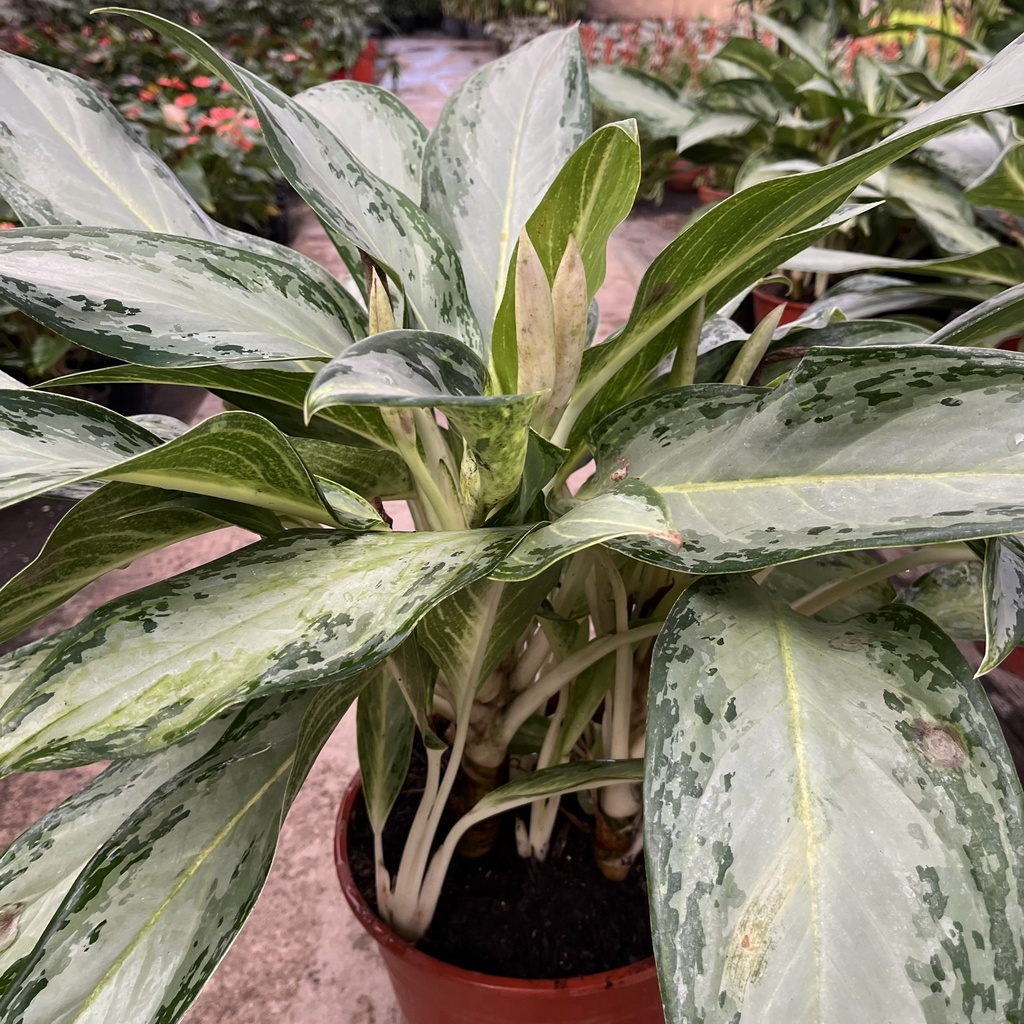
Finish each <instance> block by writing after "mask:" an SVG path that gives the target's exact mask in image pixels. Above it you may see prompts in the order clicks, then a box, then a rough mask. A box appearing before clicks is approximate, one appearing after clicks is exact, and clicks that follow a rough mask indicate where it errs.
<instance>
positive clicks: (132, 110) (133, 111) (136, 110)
mask: <svg viewBox="0 0 1024 1024" xmlns="http://www.w3.org/2000/svg"><path fill="white" fill-rule="evenodd" d="M141 113H142V107H125V110H124V116H125V117H127V118H128V119H129V120H130V121H131V120H134V119H135V118H137V117H138V116H139V115H140V114H141Z"/></svg>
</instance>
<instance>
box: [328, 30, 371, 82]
mask: <svg viewBox="0 0 1024 1024" xmlns="http://www.w3.org/2000/svg"><path fill="white" fill-rule="evenodd" d="M349 80H354V81H356V82H366V83H367V84H368V85H373V84H374V83H375V82H376V81H377V40H376V39H370V40H369V41H368V42H367V44H366V45H365V46H364V47H363V49H362V50H361V51H360V54H359V56H358V57H356V62H355V64H353V65H352V67H350V68H343V69H342V70H341V71H336V72H335V73H334V74H333V75H331V81H334V82H338V81H349Z"/></svg>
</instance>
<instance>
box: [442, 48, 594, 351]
mask: <svg viewBox="0 0 1024 1024" xmlns="http://www.w3.org/2000/svg"><path fill="white" fill-rule="evenodd" d="M590 129H591V119H590V99H589V94H588V91H587V65H586V61H585V60H584V58H583V51H582V49H581V47H580V42H579V33H578V32H577V31H576V30H575V29H567V30H564V31H557V32H548V33H545V34H543V35H541V36H540V37H539V38H537V39H535V40H534V41H533V42H532V43H530V44H528V45H527V46H524V47H522V48H520V49H518V50H515V51H513V52H511V53H509V54H507V55H506V56H504V57H501V58H499V59H498V60H495V61H491V62H490V63H487V64H485V65H484V66H483V67H481V68H479V69H477V70H476V71H474V72H473V74H472V75H470V77H469V78H468V79H467V80H466V81H465V82H463V83H462V85H460V86H459V88H458V89H456V91H455V92H454V93H453V94H452V95H451V96H450V97H449V99H448V102H447V103H446V104H445V106H444V109H443V110H442V111H441V116H440V118H439V120H438V123H437V127H436V128H435V129H434V130H433V132H432V133H431V135H430V138H429V139H428V140H427V145H426V150H425V152H424V155H423V208H424V209H425V210H426V212H427V213H428V214H429V215H430V217H431V218H432V219H433V220H434V222H435V223H436V224H437V225H438V226H439V227H440V228H441V230H442V231H443V232H445V233H446V234H447V236H448V237H449V238H451V239H452V241H453V242H454V243H455V247H456V249H457V251H458V254H459V258H460V260H461V262H462V267H463V270H464V272H465V275H466V289H467V291H468V294H469V299H470V302H471V303H472V306H473V309H474V311H475V313H476V316H477V320H478V321H479V323H480V325H481V327H482V328H483V329H484V332H485V334H486V335H488V337H489V335H490V326H491V324H492V323H493V322H494V316H495V313H496V312H497V309H498V304H499V302H500V301H501V296H502V292H503V291H504V290H505V282H506V278H507V274H508V268H509V265H510V264H511V262H512V253H513V250H514V248H515V244H516V239H517V238H518V237H519V232H520V231H522V229H523V227H524V226H525V225H526V221H527V218H528V217H529V216H530V214H531V213H533V211H534V209H535V208H536V206H537V204H538V203H539V202H540V200H541V199H542V198H543V196H544V193H545V192H546V191H547V190H548V188H549V186H550V185H551V183H552V182H553V181H554V180H555V176H556V175H557V174H558V172H559V170H561V168H562V165H563V164H564V163H565V162H566V161H567V160H568V159H569V157H570V156H571V155H572V154H573V152H575V150H576V149H577V148H578V147H579V146H580V144H581V143H582V142H583V141H584V139H586V137H587V136H588V135H589V134H590ZM485 183H486V184H485ZM559 255H561V254H559Z"/></svg>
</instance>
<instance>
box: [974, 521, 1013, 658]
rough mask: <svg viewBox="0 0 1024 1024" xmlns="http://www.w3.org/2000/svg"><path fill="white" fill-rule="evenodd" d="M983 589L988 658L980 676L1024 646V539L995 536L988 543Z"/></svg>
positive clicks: (986, 653)
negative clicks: (1015, 649)
mask: <svg viewBox="0 0 1024 1024" xmlns="http://www.w3.org/2000/svg"><path fill="white" fill-rule="evenodd" d="M982 587H983V596H984V601H985V657H984V658H983V659H982V662H981V665H980V666H979V668H978V675H983V674H984V673H985V672H990V671H991V670H992V669H994V668H995V667H996V666H997V665H998V664H999V663H1000V662H1001V661H1003V659H1004V658H1007V657H1009V656H1010V653H1011V652H1012V651H1013V649H1014V648H1015V647H1018V646H1019V645H1021V644H1022V643H1024V539H1022V538H1021V537H1020V536H1016V537H995V538H993V539H991V540H990V541H989V542H988V544H987V545H986V551H985V567H984V571H983V574H982Z"/></svg>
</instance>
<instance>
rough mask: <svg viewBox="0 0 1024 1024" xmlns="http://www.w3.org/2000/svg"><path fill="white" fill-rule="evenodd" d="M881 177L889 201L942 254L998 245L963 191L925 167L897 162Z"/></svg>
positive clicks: (882, 186) (979, 249) (965, 252)
mask: <svg viewBox="0 0 1024 1024" xmlns="http://www.w3.org/2000/svg"><path fill="white" fill-rule="evenodd" d="M880 178H881V184H880V190H881V191H882V192H883V194H884V195H885V196H886V198H888V199H895V200H897V201H898V202H900V203H902V204H903V205H904V206H905V207H906V208H907V210H908V211H909V212H910V214H911V216H913V218H914V219H915V220H916V221H917V222H918V224H920V225H921V227H922V228H923V229H924V231H925V232H926V233H927V234H928V235H930V236H931V238H932V241H933V242H934V243H935V245H936V246H937V247H938V248H939V250H940V251H942V252H948V253H952V254H967V253H977V252H981V251H982V250H984V249H990V248H992V246H994V245H995V244H996V239H995V238H994V237H993V236H992V235H990V234H989V233H988V232H987V231H983V230H982V229H981V228H979V227H977V226H976V224H975V218H974V209H973V208H972V207H971V204H970V203H969V202H967V201H966V199H965V198H964V196H963V195H962V194H961V193H960V191H959V190H957V189H955V188H954V187H953V185H951V184H950V183H948V182H946V181H944V180H943V179H942V178H941V177H940V176H939V175H938V174H936V173H935V172H934V171H932V170H930V169H929V168H927V167H925V166H924V165H922V164H915V163H910V162H909V161H905V162H901V163H897V164H894V165H893V166H892V167H889V168H887V169H886V170H885V171H884V172H883V173H882V174H881V175H880ZM1018 280H1019V278H1018Z"/></svg>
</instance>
